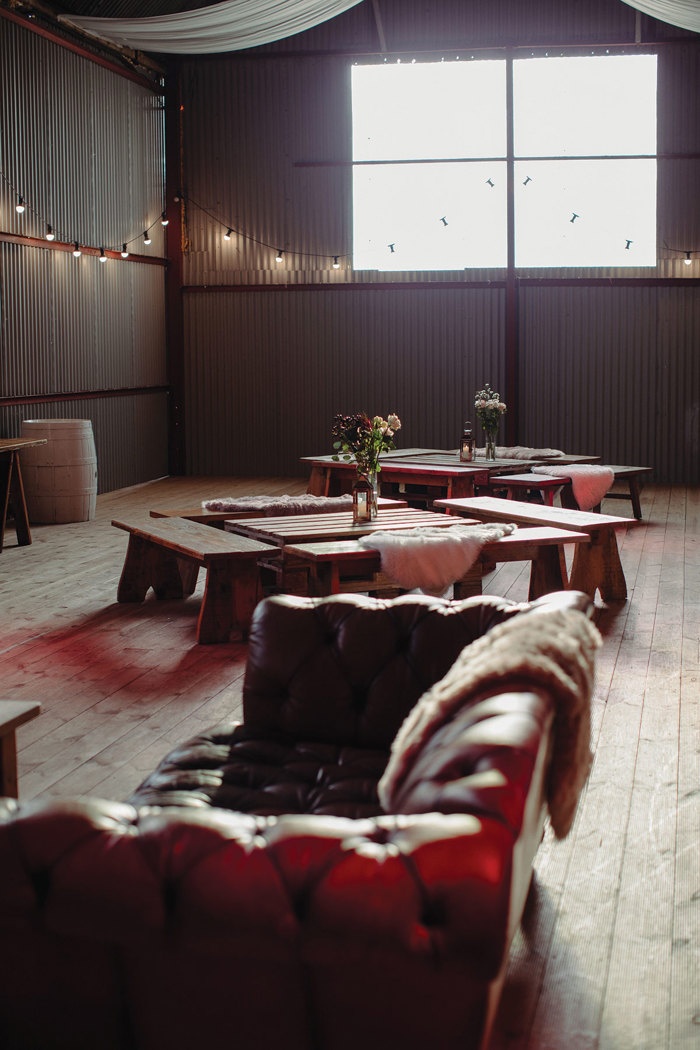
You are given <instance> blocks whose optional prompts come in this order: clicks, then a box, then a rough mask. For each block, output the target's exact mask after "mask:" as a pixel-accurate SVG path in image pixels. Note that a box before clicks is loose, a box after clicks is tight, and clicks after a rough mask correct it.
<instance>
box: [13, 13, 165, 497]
mask: <svg viewBox="0 0 700 1050" xmlns="http://www.w3.org/2000/svg"><path fill="white" fill-rule="evenodd" d="M0 57H1V59H2V61H1V62H0V83H1V88H2V91H1V93H0V171H2V174H3V179H2V180H0V229H2V230H3V231H4V232H6V233H10V234H18V235H24V236H28V237H34V238H42V239H43V238H44V237H45V234H46V232H47V223H50V224H51V226H52V227H53V231H54V233H55V235H56V239H57V241H59V242H61V241H63V242H68V243H70V242H73V241H78V242H79V243H80V245H82V246H87V247H92V248H105V249H107V250H109V249H113V250H121V247H122V244H123V243H124V242H127V244H128V246H129V249H130V251H131V252H137V253H144V254H146V253H148V252H150V253H151V254H153V255H154V256H155V255H162V254H163V240H164V239H163V229H162V227H161V225H160V222H159V221H158V220H159V218H160V214H161V212H162V210H163V178H164V136H163V128H164V117H163V99H162V96H161V95H160V94H158V93H154V92H153V91H151V90H149V89H148V88H147V87H145V86H141V85H139V84H137V83H135V82H133V81H131V80H128V79H126V78H124V77H121V76H119V75H117V74H115V73H113V72H111V71H110V70H108V69H106V68H104V67H102V66H99V65H97V64H95V63H93V62H91V61H89V60H87V59H84V58H81V57H79V56H77V55H76V54H74V53H72V52H69V51H66V50H65V49H63V48H62V47H60V46H59V45H57V44H54V43H52V42H50V41H48V40H46V39H43V38H41V37H39V36H37V35H35V34H33V33H31V32H29V31H27V30H24V29H22V28H21V27H19V26H17V25H15V24H13V23H10V22H8V21H6V20H5V19H0ZM17 194H21V195H22V196H23V198H24V200H25V203H26V205H27V210H26V211H25V212H24V214H22V215H19V214H17V212H16V211H15V207H14V205H15V203H16V195H17ZM152 223H153V224H154V227H153V231H152V237H153V243H152V245H151V247H150V249H147V248H145V247H144V246H143V231H144V229H146V228H147V227H149V226H150V225H151V224H152ZM45 243H47V247H46V248H39V247H34V246H32V245H29V244H22V243H14V244H13V243H5V244H2V245H0V324H1V325H2V343H3V353H2V358H1V360H0V396H1V397H4V398H22V397H27V396H31V397H36V396H39V395H46V397H47V402H46V404H45V406H44V408H43V410H42V414H43V416H44V417H47V416H48V417H52V416H62V415H64V414H66V405H67V404H70V405H72V406H73V408H75V412H73V410H72V409H71V411H70V412H69V413H68V414H69V415H76V416H77V417H78V418H83V417H84V414H85V413H86V412H87V406H90V411H91V412H92V411H94V413H95V415H94V418H93V428H94V430H95V437H96V442H97V444H98V449H99V447H100V446H101V447H102V455H101V459H102V461H103V463H104V464H105V469H104V470H102V471H100V473H99V484H100V491H104V490H105V489H106V488H108V487H110V486H111V485H113V484H117V485H120V486H121V485H125V484H131V483H133V482H135V481H142V480H144V475H143V471H144V468H145V464H146V461H147V460H148V459H149V458H150V457H151V453H150V452H149V456H148V457H147V458H146V460H144V458H143V454H142V450H141V449H140V448H139V441H140V439H141V437H143V436H144V434H145V435H146V436H147V438H148V441H149V443H151V442H152V441H153V440H154V439H155V438H157V440H158V442H159V443H160V445H159V446H156V447H155V448H154V447H153V445H152V444H151V445H150V448H151V449H152V453H153V463H154V464H157V465H155V466H154V469H156V470H157V473H158V474H162V473H164V469H163V456H164V454H165V449H166V438H165V419H166V400H165V397H164V396H163V395H153V396H150V395H147V396H145V398H144V405H143V406H142V407H140V408H139V407H138V406H137V405H136V400H137V399H135V398H127V399H123V398H116V399H114V398H112V399H110V398H108V399H104V400H103V399H95V400H91V401H82V402H64V401H59V402H57V403H55V404H54V405H53V407H52V406H51V395H66V394H70V393H75V392H85V391H88V392H89V391H95V392H105V391H110V390H117V389H123V388H131V387H141V388H143V387H149V386H159V385H164V384H165V383H166V381H167V380H166V376H167V368H166V357H165V283H164V269H163V267H162V266H156V265H146V264H139V263H136V262H135V261H133V260H131V261H128V260H127V261H124V260H122V259H121V258H119V259H111V258H110V259H109V260H108V261H107V262H106V263H100V262H99V260H98V259H97V257H96V256H95V255H88V254H85V253H83V255H82V256H81V257H80V258H78V259H75V258H74V257H73V255H72V253H69V252H68V253H67V252H62V251H56V250H52V249H51V248H49V247H48V242H45ZM132 402H133V403H132ZM146 403H148V405H149V407H148V410H147V412H146V415H147V416H148V415H150V414H151V413H153V412H156V413H158V414H160V415H161V417H162V418H160V419H159V420H158V421H155V422H149V423H148V425H147V426H145V424H144V425H140V424H139V425H136V423H137V420H138V419H142V418H143V416H144V410H145V407H146ZM107 406H112V407H111V410H108V408H107ZM32 411H34V408H33V407H32ZM18 412H19V413H20V414H19V417H18ZM26 417H27V409H26V408H23V407H22V406H16V410H15V407H13V408H9V407H8V408H5V409H4V410H3V415H2V423H1V424H0V426H1V427H2V431H1V432H2V433H5V434H10V433H16V432H17V430H16V428H15V419H16V418H19V419H20V420H21V418H26ZM139 427H140V429H139ZM144 427H145V429H144ZM13 428H15V429H13ZM110 460H113V463H112V465H111V466H110V465H109V463H110Z"/></svg>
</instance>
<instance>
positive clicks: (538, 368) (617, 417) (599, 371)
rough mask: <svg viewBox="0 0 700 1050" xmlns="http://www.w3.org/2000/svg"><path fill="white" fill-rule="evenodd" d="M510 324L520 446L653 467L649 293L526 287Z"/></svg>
mask: <svg viewBox="0 0 700 1050" xmlns="http://www.w3.org/2000/svg"><path fill="white" fill-rule="evenodd" d="M520 323H521V359H520V376H519V380H520V395H521V401H520V438H521V441H522V443H523V444H527V445H532V446H551V447H553V448H561V449H564V450H565V451H567V452H573V453H582V454H586V455H588V454H596V455H600V456H602V458H603V461H604V462H607V463H629V464H632V463H635V464H639V465H641V466H647V465H655V453H656V428H657V427H658V426H659V420H658V412H657V406H656V403H655V402H656V393H655V392H656V389H657V387H656V380H657V329H658V303H657V293H656V291H655V290H654V289H651V288H638V287H637V288H630V289H625V290H624V291H623V290H622V289H619V288H590V287H588V288H586V287H567V288H526V289H523V291H522V293H521V309H520Z"/></svg>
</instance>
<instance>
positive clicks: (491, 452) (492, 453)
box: [484, 434, 496, 459]
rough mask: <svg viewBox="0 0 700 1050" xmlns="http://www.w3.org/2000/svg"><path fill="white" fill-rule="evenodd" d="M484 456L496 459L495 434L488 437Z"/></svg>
mask: <svg viewBox="0 0 700 1050" xmlns="http://www.w3.org/2000/svg"><path fill="white" fill-rule="evenodd" d="M484 454H485V456H486V459H495V458H496V435H495V434H487V435H486V448H485V453H484Z"/></svg>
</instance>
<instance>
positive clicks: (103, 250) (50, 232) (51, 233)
mask: <svg viewBox="0 0 700 1050" xmlns="http://www.w3.org/2000/svg"><path fill="white" fill-rule="evenodd" d="M0 179H2V181H3V182H4V183H5V185H6V186H7V187H8V189H9V190H10V192H11V194H12V195H13V197H14V198H15V206H14V207H15V211H16V212H17V214H18V215H21V216H22V217H23V218H24V217H26V216H27V215H33V216H34V217H35V218H36V219H37V220H38V224H39V225H40V226H43V227H44V229H45V231H46V232H45V233H44V239H45V240H47V241H55V240H56V239H57V238H58V240H59V242H61V243H63V244H68V245H70V244H72V245H73V249H72V251H73V255H74V256H75V257H76V259H77V258H79V257H80V256H81V255H82V250H81V246H82V247H83V248H85V247H87V245H85V244H83V243H82V242H81V241H80V240H76V238H75V237H74V236H71V237H64V236H63V235H62V234H60V232H59V231H57V229H56V226H55V225H54V224H53V223H51V222H49V220H48V218H47V217H46V216H45V215H43V214H42V212H40V211H39V209H38V208H35V207H34V205H33V204H32V203H31V202H30V201H28V200H27V198H26V197H24V195H23V194H21V193H20V192H19V191H18V189H17V187H16V186H15V185H14V184H13V183H12V181H11V180H10V179H9V178H8V177H7V175H6V174H5V173H4V171H1V170H0ZM157 225H161V226H162V227H166V226H167V225H168V219H167V216H166V212H165V209H162V210H161V213H160V214H159V215H158V216H157V217H156V218H155V219H154V220H153V221H152V222H151V223H149V224H148V226H146V227H145V229H144V230H143V232H142V233H141V234H138V233H136V234H134V236H133V237H130V238H129V239H128V240H126V241H122V243H121V246H120V245H114V246H112V247H109V246H103V245H99V247H95V248H91V249H90V254H93V255H96V256H97V257H98V259H99V261H100V262H106V261H107V259H108V258H109V256H108V253H109V252H112V253H114V255H121V257H122V259H128V257H129V251H128V247H129V245H131V244H134V243H135V242H136V241H138V240H141V239H142V238H143V240H144V243H146V244H150V243H151V240H150V236H149V235H150V231H151V230H152V229H153V227H154V226H157Z"/></svg>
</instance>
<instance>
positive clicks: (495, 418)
mask: <svg viewBox="0 0 700 1050" xmlns="http://www.w3.org/2000/svg"><path fill="white" fill-rule="evenodd" d="M474 408H475V409H476V414H477V417H478V419H479V422H480V423H481V425H482V427H483V428H484V432H485V433H486V434H490V435H492V436H493V435H494V434H495V433H496V431H497V430H498V427H499V426H500V423H501V416H502V415H503V414H504V412H506V411H507V407H506V405H505V403H504V402H503V401H501V395H500V394H497V393H496V391H495V390H492V389H491V387H490V386H489V384H488V383H485V384H484V389H483V390H479V391H477V393H476V395H475V397H474Z"/></svg>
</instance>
